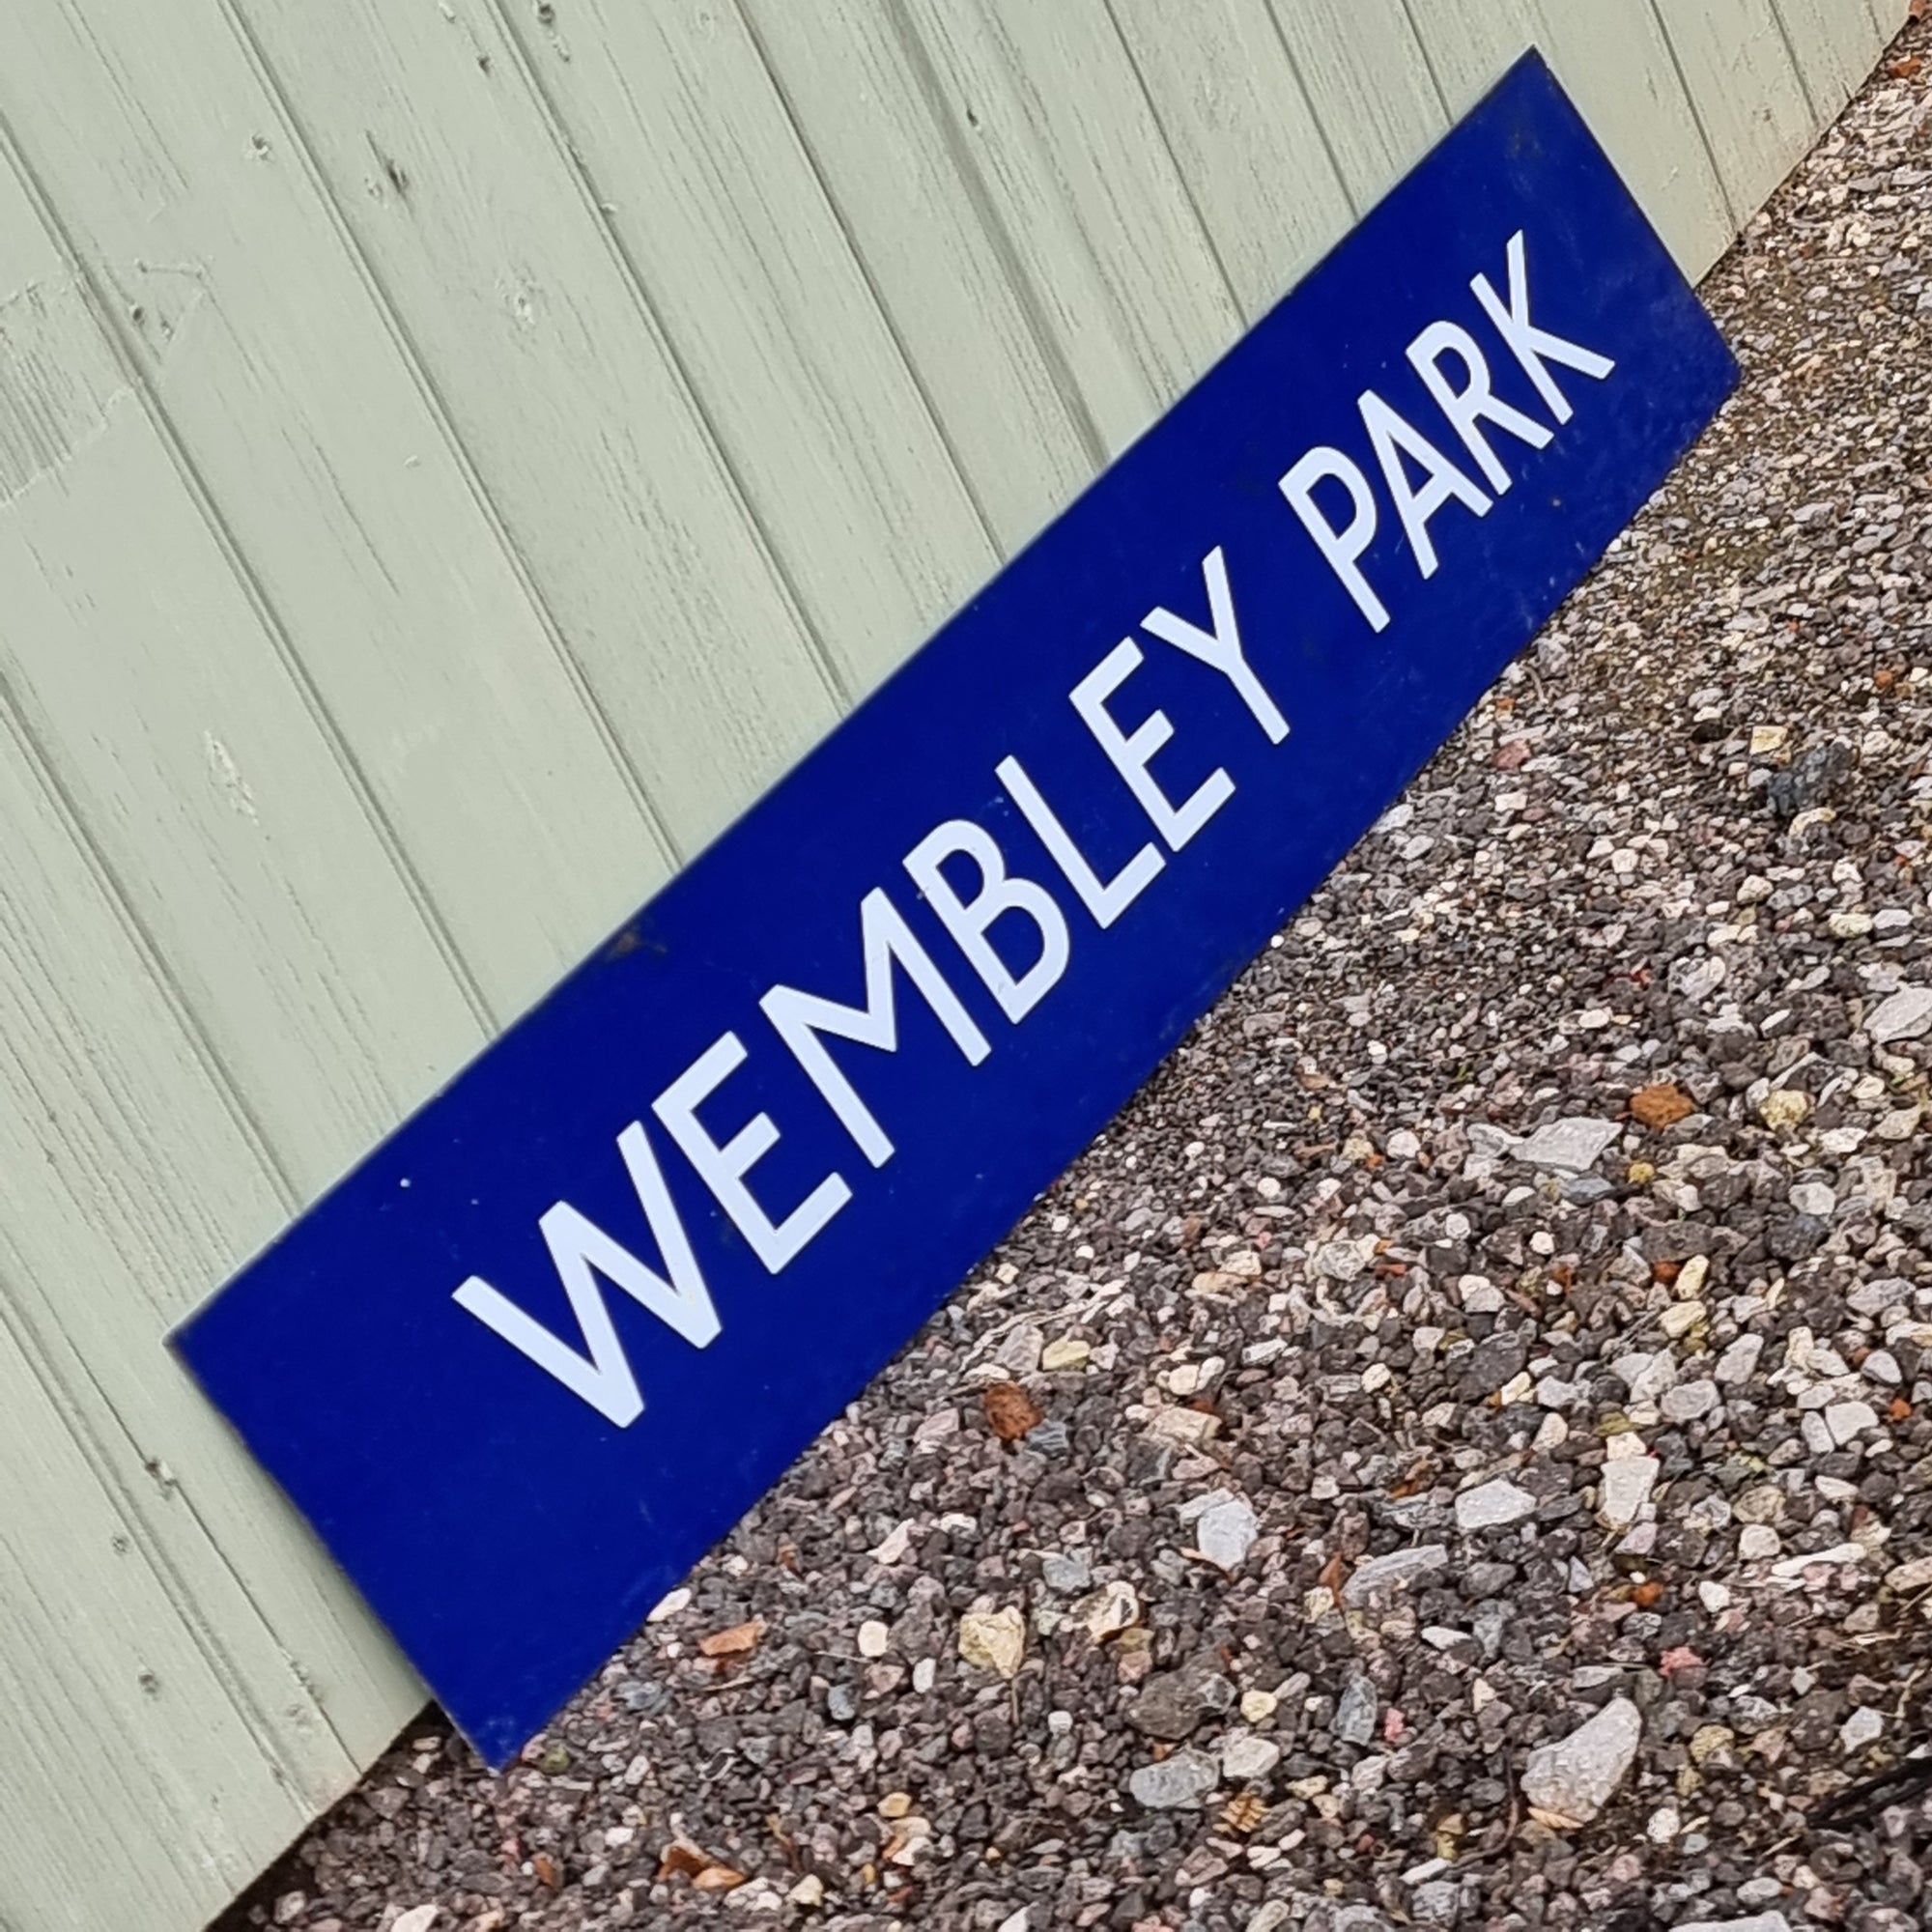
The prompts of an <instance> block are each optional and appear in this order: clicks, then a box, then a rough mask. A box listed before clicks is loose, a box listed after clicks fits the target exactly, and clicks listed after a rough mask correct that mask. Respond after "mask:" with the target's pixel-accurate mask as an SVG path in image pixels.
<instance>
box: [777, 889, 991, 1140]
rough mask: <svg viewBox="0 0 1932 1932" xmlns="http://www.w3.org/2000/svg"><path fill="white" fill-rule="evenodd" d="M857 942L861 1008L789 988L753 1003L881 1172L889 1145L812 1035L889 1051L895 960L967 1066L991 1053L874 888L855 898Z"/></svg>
mask: <svg viewBox="0 0 1932 1932" xmlns="http://www.w3.org/2000/svg"><path fill="white" fill-rule="evenodd" d="M859 944H860V950H861V952H863V954H864V957H865V962H866V1004H865V1005H864V1006H863V1007H841V1006H839V1005H838V1004H837V1003H836V1002H835V1001H832V1000H825V999H820V998H819V997H818V996H817V995H816V994H815V993H801V992H800V991H799V990H798V989H797V988H796V987H794V986H774V987H773V988H772V989H771V991H770V992H768V993H767V994H766V995H765V997H764V998H763V999H762V1000H760V1001H759V1002H758V1005H759V1006H760V1007H761V1008H762V1009H763V1010H764V1014H765V1017H766V1018H767V1019H768V1020H770V1021H771V1023H772V1025H773V1026H774V1027H775V1028H776V1029H777V1030H778V1036H779V1037H780V1038H781V1040H783V1041H784V1043H785V1044H786V1045H787V1046H788V1047H790V1048H791V1051H792V1054H793V1057H794V1058H795V1059H796V1060H797V1061H798V1064H799V1065H801V1066H802V1067H804V1069H805V1071H806V1075H807V1077H808V1078H809V1079H810V1082H811V1084H812V1085H813V1086H814V1087H816V1088H817V1089H818V1091H819V1092H820V1093H821V1094H824V1095H825V1098H826V1101H827V1103H828V1104H829V1105H830V1107H831V1108H832V1111H833V1112H834V1113H835V1114H837V1115H838V1118H839V1120H840V1121H842V1122H844V1124H845V1131H846V1132H847V1133H848V1134H850V1135H851V1136H852V1138H853V1139H854V1140H855V1141H856V1142H858V1144H859V1149H860V1151H861V1152H863V1153H864V1154H865V1156H866V1158H867V1160H869V1161H870V1162H871V1163H872V1165H873V1166H874V1167H883V1166H884V1165H885V1164H886V1162H887V1161H889V1160H890V1159H891V1158H892V1157H893V1144H892V1142H891V1141H890V1140H889V1139H888V1138H887V1136H886V1132H885V1129H884V1128H883V1127H881V1126H880V1125H879V1123H878V1121H877V1120H876V1119H875V1118H874V1116H873V1114H872V1112H871V1110H870V1109H869V1108H868V1107H867V1105H866V1103H865V1102H864V1101H863V1100H862V1099H860V1097H859V1095H858V1093H857V1092H856V1091H855V1089H854V1088H853V1086H852V1083H851V1081H849V1080H848V1079H847V1078H846V1077H845V1075H844V1074H843V1073H842V1072H840V1071H839V1068H838V1063H837V1062H836V1061H835V1060H834V1059H833V1058H832V1056H831V1054H830V1053H828V1052H827V1051H826V1049H825V1044H824V1042H823V1041H822V1040H821V1039H820V1038H819V1037H818V1036H819V1035H820V1034H822V1033H829V1034H834V1035H837V1037H838V1038H840V1039H850V1040H856V1041H857V1042H858V1043H859V1044H860V1045H861V1046H869V1047H874V1048H876V1049H877V1050H878V1051H879V1052H881V1053H896V1052H897V1051H898V1044H899V1035H898V1014H897V1009H896V1008H895V1005H894V1001H893V962H894V961H895V960H897V962H898V963H899V964H900V965H901V966H903V967H904V968H905V974H906V978H907V979H909V980H911V981H912V982H913V984H914V985H915V986H917V987H918V988H919V990H920V991H921V992H922V993H923V994H924V995H925V1002H926V1005H927V1006H929V1007H930V1008H931V1009H932V1010H933V1011H934V1012H935V1013H937V1014H938V1016H939V1019H940V1023H941V1024H942V1025H943V1026H944V1027H945V1028H946V1031H947V1032H948V1033H950V1034H951V1035H952V1038H953V1042H954V1044H956V1045H957V1047H958V1048H959V1051H960V1052H961V1053H963V1054H964V1055H965V1056H966V1061H967V1064H968V1065H972V1066H978V1065H980V1062H981V1061H982V1060H984V1059H985V1057H986V1056H987V1054H989V1053H990V1052H991V1051H992V1050H993V1049H992V1048H991V1047H990V1046H989V1045H988V1044H987V1042H986V1036H985V1035H984V1034H982V1033H981V1032H980V1029H979V1028H978V1027H977V1026H976V1025H975V1024H974V1022H973V1015H972V1014H971V1013H969V1012H968V1011H967V1010H966V1009H965V1007H964V1006H962V1005H961V1004H960V1000H959V996H958V994H957V993H955V992H954V991H953V990H952V987H951V986H949V985H948V984H947V983H946V980H945V978H944V977H943V976H942V975H941V973H940V970H939V968H938V967H937V966H935V965H934V964H933V963H932V955H931V954H930V953H928V952H926V950H925V948H924V947H923V946H922V945H921V944H920V943H919V938H918V935H917V934H915V933H914V931H913V929H912V928H911V926H909V925H908V924H907V923H905V920H904V919H903V918H902V917H901V915H900V913H899V910H898V908H897V907H896V906H895V905H894V904H893V902H892V900H891V899H889V898H888V897H887V896H886V895H885V894H884V893H883V892H881V891H879V890H877V889H876V888H875V889H874V890H873V891H871V892H869V893H867V895H866V896H865V898H864V899H863V900H861V901H860V905H859Z"/></svg>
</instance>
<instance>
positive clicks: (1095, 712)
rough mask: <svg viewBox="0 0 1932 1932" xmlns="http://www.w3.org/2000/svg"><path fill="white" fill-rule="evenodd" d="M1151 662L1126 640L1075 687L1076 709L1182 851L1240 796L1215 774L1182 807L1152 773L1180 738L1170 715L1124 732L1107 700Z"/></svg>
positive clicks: (1173, 844)
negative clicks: (1158, 756) (1159, 756)
mask: <svg viewBox="0 0 1932 1932" xmlns="http://www.w3.org/2000/svg"><path fill="white" fill-rule="evenodd" d="M1145 661H1146V660H1145V659H1144V658H1143V657H1142V655H1141V647H1140V646H1139V645H1138V644H1137V643H1135V642H1134V640H1133V639H1131V638H1127V639H1122V641H1121V642H1120V643H1118V644H1116V645H1115V646H1114V648H1113V649H1112V650H1111V651H1109V652H1108V653H1107V655H1106V656H1105V657H1104V658H1102V659H1101V660H1100V662H1099V663H1098V664H1097V665H1095V666H1094V668H1093V669H1092V670H1090V671H1089V672H1088V673H1087V675H1086V676H1085V677H1083V678H1082V679H1081V680H1080V682H1079V683H1078V684H1076V685H1075V686H1074V687H1073V691H1072V698H1073V708H1074V710H1076V711H1077V712H1079V714H1080V716H1081V718H1082V719H1083V720H1084V721H1085V722H1086V725H1087V728H1088V730H1090V731H1091V732H1093V734H1094V739H1095V740H1096V741H1097V742H1098V744H1099V747H1100V749H1101V751H1103V752H1105V753H1106V754H1107V757H1108V759H1109V760H1110V761H1111V763H1112V764H1113V767H1114V769H1115V770H1116V771H1117V772H1119V773H1120V775H1121V776H1122V778H1123V779H1125V780H1126V781H1127V789H1128V790H1129V791H1131V792H1132V793H1133V795H1134V796H1135V797H1136V798H1137V799H1139V800H1140V802H1141V810H1143V811H1145V812H1146V813H1147V815H1148V816H1149V817H1150V818H1151V819H1152V820H1153V826H1154V830H1155V831H1156V832H1158V833H1159V834H1160V836H1161V837H1162V838H1165V839H1166V840H1167V842H1168V844H1169V845H1170V846H1171V847H1172V848H1173V849H1174V850H1175V851H1177V852H1179V850H1180V848H1181V847H1182V846H1183V845H1185V844H1186V843H1187V841H1188V840H1189V839H1190V838H1193V837H1194V835H1195V834H1196V833H1197V832H1199V831H1200V830H1201V828H1202V827H1203V826H1204V825H1206V824H1207V823H1208V820H1209V819H1210V818H1212V817H1213V816H1214V814H1215V813H1216V812H1217V811H1219V810H1220V809H1221V808H1222V807H1223V806H1224V805H1226V804H1227V802H1228V801H1229V800H1230V799H1231V798H1233V797H1234V795H1235V781H1234V780H1233V779H1231V778H1230V777H1229V776H1228V774H1227V773H1226V772H1225V771H1220V770H1215V771H1213V772H1210V773H1209V774H1208V778H1207V780H1206V781H1205V782H1204V783H1203V784H1202V785H1201V787H1200V789H1199V790H1197V791H1196V792H1195V793H1194V795H1193V796H1192V797H1191V798H1189V799H1188V800H1187V801H1186V802H1185V803H1184V804H1182V805H1179V806H1176V805H1175V804H1174V802H1173V801H1172V800H1171V799H1170V798H1169V797H1168V795H1167V794H1166V793H1165V792H1164V791H1162V790H1161V788H1160V786H1159V784H1158V783H1157V782H1156V781H1155V780H1154V776H1153V774H1152V772H1151V771H1150V770H1149V769H1148V766H1149V763H1150V762H1151V759H1152V757H1153V755H1154V753H1156V752H1158V751H1159V750H1160V748H1161V747H1162V746H1163V745H1165V744H1166V743H1167V741H1168V740H1169V739H1170V738H1172V737H1173V736H1174V726H1173V725H1170V724H1169V723H1168V720H1167V713H1166V712H1164V711H1154V712H1151V713H1149V715H1148V716H1147V717H1146V718H1145V719H1143V720H1142V721H1141V723H1140V724H1139V725H1136V726H1135V727H1134V729H1133V730H1132V731H1131V732H1125V731H1122V729H1121V727H1120V725H1119V724H1118V723H1116V721H1115V719H1114V716H1113V714H1112V713H1111V712H1110V711H1109V710H1108V709H1107V700H1108V698H1110V697H1111V696H1113V695H1114V693H1115V692H1117V691H1118V690H1119V689H1120V688H1121V686H1122V684H1124V683H1125V682H1126V681H1127V679H1128V678H1130V677H1131V676H1132V675H1133V674H1134V672H1135V671H1137V670H1138V669H1139V668H1141V666H1142V664H1143V663H1144V662H1145Z"/></svg>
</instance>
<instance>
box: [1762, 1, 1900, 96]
mask: <svg viewBox="0 0 1932 1932" xmlns="http://www.w3.org/2000/svg"><path fill="white" fill-rule="evenodd" d="M1772 4H1773V7H1774V9H1775V10H1776V14H1777V18H1778V24H1779V25H1780V26H1781V27H1782V29H1783V32H1784V38H1785V40H1786V42H1787V43H1789V45H1790V48H1791V54H1792V58H1793V60H1794V61H1795V62H1796V63H1797V67H1798V71H1799V76H1800V78H1801V79H1802V80H1803V81H1804V91H1805V94H1806V95H1807V96H1808V97H1809V99H1810V101H1811V106H1812V111H1813V114H1814V116H1815V117H1816V119H1817V120H1818V121H1819V122H1820V123H1821V124H1822V123H1824V122H1827V121H1831V120H1833V119H1834V118H1835V117H1836V115H1837V112H1838V109H1839V108H1841V107H1842V106H1843V105H1844V104H1845V102H1846V101H1847V100H1849V99H1851V98H1852V96H1853V95H1854V94H1856V93H1857V92H1858V90H1859V89H1860V88H1861V86H1862V85H1863V84H1864V78H1865V75H1866V74H1868V73H1869V72H1870V71H1871V68H1872V62H1873V60H1874V59H1875V58H1876V57H1877V54H1878V45H1877V29H1876V26H1875V24H1874V23H1873V22H1872V20H1871V19H1870V18H1869V17H1868V15H1867V14H1866V13H1865V11H1864V9H1863V8H1861V7H1859V6H1857V5H1849V4H1847V3H1846V0H1772Z"/></svg>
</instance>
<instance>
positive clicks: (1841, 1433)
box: [1825, 1402, 1878, 1449]
mask: <svg viewBox="0 0 1932 1932" xmlns="http://www.w3.org/2000/svg"><path fill="white" fill-rule="evenodd" d="M1825 1427H1826V1428H1827V1429H1829V1430H1830V1431H1831V1432H1832V1440H1833V1442H1835V1443H1836V1444H1837V1445H1838V1447H1839V1448H1840V1449H1842V1448H1843V1447H1844V1446H1845V1444H1846V1443H1847V1442H1853V1441H1856V1440H1857V1439H1858V1438H1859V1437H1860V1436H1861V1435H1863V1434H1864V1433H1865V1431H1866V1430H1867V1429H1876V1428H1877V1427H1878V1410H1877V1409H1875V1408H1874V1407H1873V1406H1871V1404H1870V1403H1868V1402H1834V1403H1833V1405H1832V1406H1831V1407H1829V1408H1828V1409H1826V1411H1825Z"/></svg>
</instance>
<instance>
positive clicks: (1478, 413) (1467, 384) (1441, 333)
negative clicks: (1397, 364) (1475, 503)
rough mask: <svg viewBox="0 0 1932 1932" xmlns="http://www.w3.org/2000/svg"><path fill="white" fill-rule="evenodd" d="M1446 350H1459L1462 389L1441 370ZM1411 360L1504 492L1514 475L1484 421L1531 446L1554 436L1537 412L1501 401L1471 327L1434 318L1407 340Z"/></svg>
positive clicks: (1453, 425)
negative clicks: (1526, 411) (1532, 413)
mask: <svg viewBox="0 0 1932 1932" xmlns="http://www.w3.org/2000/svg"><path fill="white" fill-rule="evenodd" d="M1445 355H1454V356H1455V357H1457V359H1458V360H1459V361H1461V363H1462V364H1463V386H1462V388H1460V389H1456V388H1452V387H1451V386H1450V383H1449V378H1448V377H1447V376H1445V375H1444V374H1443V373H1442V358H1443V356H1445ZM1408 359H1409V362H1410V364H1411V365H1412V366H1413V367H1414V370H1415V373H1416V374H1417V375H1418V376H1420V377H1421V378H1422V383H1423V386H1424V387H1425V388H1426V389H1427V390H1428V391H1429V393H1430V394H1431V395H1432V396H1434V397H1435V407H1436V408H1437V409H1439V410H1440V411H1441V412H1442V413H1443V414H1444V415H1445V416H1446V417H1448V419H1449V426H1450V427H1451V428H1452V429H1453V430H1454V431H1455V432H1456V434H1457V435H1458V436H1460V437H1461V438H1462V439H1463V447H1464V448H1465V449H1467V450H1468V452H1469V454H1470V455H1471V456H1473V457H1474V458H1475V459H1476V463H1477V467H1478V468H1479V469H1481V470H1482V472H1483V474H1484V475H1485V476H1486V477H1487V478H1488V479H1489V483H1490V487H1491V488H1492V490H1493V491H1495V493H1496V495H1497V496H1499V497H1500V496H1501V495H1502V494H1503V492H1504V491H1505V490H1507V489H1508V488H1509V487H1510V484H1511V483H1512V482H1513V481H1514V478H1512V477H1511V475H1510V473H1509V471H1508V470H1507V469H1504V468H1503V464H1502V459H1501V458H1500V457H1499V456H1497V454H1496V453H1495V451H1494V450H1493V449H1492V448H1491V447H1490V440H1489V438H1488V437H1487V436H1485V435H1484V434H1483V428H1482V426H1483V424H1484V423H1485V422H1492V423H1494V424H1495V426H1496V427H1497V428H1498V429H1500V430H1507V431H1508V433H1509V434H1510V435H1511V436H1513V437H1515V438H1516V439H1517V440H1519V441H1520V442H1526V443H1528V444H1529V446H1530V448H1532V449H1542V448H1544V447H1545V446H1546V445H1547V444H1548V441H1549V440H1550V437H1549V432H1548V430H1547V429H1545V428H1544V426H1543V425H1542V424H1541V423H1540V422H1538V421H1537V420H1536V418H1535V417H1534V416H1526V415H1524V414H1523V412H1521V411H1520V410H1518V409H1512V408H1511V407H1510V405H1509V404H1508V403H1505V402H1502V401H1500V400H1498V398H1497V396H1496V394H1495V391H1494V389H1493V388H1492V386H1491V380H1490V365H1489V362H1488V360H1487V359H1486V358H1485V357H1484V355H1483V352H1482V350H1481V349H1479V348H1478V347H1477V346H1476V338H1475V337H1474V336H1473V335H1471V334H1470V333H1469V331H1468V330H1467V329H1466V328H1459V327H1457V326H1456V325H1455V324H1454V323H1453V322H1433V323H1431V324H1430V325H1429V327H1427V328H1425V329H1424V330H1423V331H1422V333H1421V334H1420V335H1418V336H1417V337H1416V338H1415V340H1414V341H1413V342H1411V343H1410V344H1409V345H1408Z"/></svg>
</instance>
